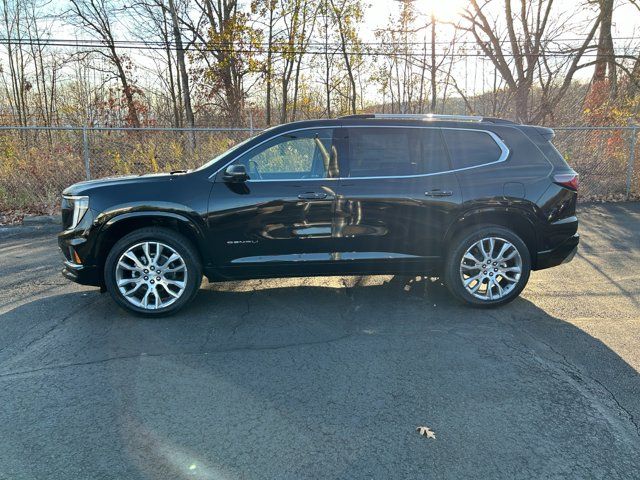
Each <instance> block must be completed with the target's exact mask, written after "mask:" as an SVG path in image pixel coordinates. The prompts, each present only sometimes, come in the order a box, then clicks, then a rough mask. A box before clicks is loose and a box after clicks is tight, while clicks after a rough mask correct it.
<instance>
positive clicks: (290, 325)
mask: <svg viewBox="0 0 640 480" xmlns="http://www.w3.org/2000/svg"><path fill="white" fill-rule="evenodd" d="M580 220H581V235H582V242H581V246H580V250H579V253H578V255H577V256H576V257H575V259H574V260H573V262H571V263H569V264H567V265H563V266H560V267H558V268H554V269H550V270H546V271H541V272H534V273H533V274H532V278H531V280H530V283H529V285H528V287H527V288H526V289H525V291H524V292H523V295H522V297H521V298H520V299H518V300H516V301H514V302H513V303H511V304H509V305H507V306H505V307H503V308H499V309H495V310H489V311H487V310H474V309H470V308H466V307H464V306H460V305H458V304H457V303H455V301H454V300H453V299H452V298H451V297H450V296H449V295H448V293H447V291H446V290H445V289H444V287H443V286H442V285H441V284H440V283H439V282H438V281H437V280H434V279H415V278H402V277H390V276H374V277H344V278H341V277H331V278H307V279H285V280H283V279H272V280H261V281H247V282H234V283H220V284H207V283H206V281H205V282H204V283H203V286H202V289H201V291H200V293H199V296H198V298H197V299H196V301H195V302H194V304H193V305H192V306H190V307H189V308H187V309H186V310H184V311H183V312H181V313H180V314H178V315H176V316H174V317H170V318H163V319H154V320H148V319H140V318H137V317H132V316H130V315H128V314H127V313H125V312H124V311H122V310H120V309H119V308H118V307H116V305H115V304H114V303H113V302H112V301H111V299H110V297H109V296H108V295H106V294H105V295H102V294H100V293H99V292H98V290H97V289H94V288H89V287H81V286H78V285H75V284H72V283H70V282H68V281H67V280H65V279H63V278H62V277H61V275H60V273H59V270H60V266H61V257H60V254H59V253H58V250H57V245H56V241H55V233H56V232H55V227H50V226H49V227H43V228H37V227H17V228H16V227H13V228H3V229H0V478H2V479H11V480H18V479H35V478H37V479H103V478H104V479H107V478H109V479H111V478H113V479H165V478H166V479H183V478H185V479H190V478H195V479H280V478H282V479H306V478H318V479H319V478H322V479H392V478H393V479H401V478H402V479H404V478H412V479H413V478H416V479H418V478H419V479H425V478H451V479H461V478H482V479H487V478H492V479H493V478H499V479H510V480H511V479H530V478H533V479H542V478H563V479H566V478H576V479H585V478H590V479H591V478H607V479H616V478H625V479H627V478H628V479H633V478H635V479H637V478H640V375H639V374H638V372H639V371H640V203H627V204H612V205H591V206H584V207H582V208H581V211H580ZM420 426H426V427H429V428H430V430H431V431H433V432H434V433H435V439H434V438H427V437H423V436H420V435H419V434H418V433H417V432H416V428H417V427H420Z"/></svg>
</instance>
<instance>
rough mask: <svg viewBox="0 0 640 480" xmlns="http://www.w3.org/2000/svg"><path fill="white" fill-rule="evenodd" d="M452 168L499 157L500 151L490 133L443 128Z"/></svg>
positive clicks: (470, 165) (480, 163) (473, 165)
mask: <svg viewBox="0 0 640 480" xmlns="http://www.w3.org/2000/svg"><path fill="white" fill-rule="evenodd" d="M442 133H443V135H444V138H445V140H446V142H447V146H448V147H449V154H450V156H451V162H452V163H453V167H454V168H466V167H475V166H477V165H482V164H485V163H491V162H495V161H497V160H499V159H500V155H501V154H502V151H501V150H500V147H498V144H497V143H496V142H495V140H493V138H492V137H491V135H489V134H488V133H486V132H474V131H471V130H455V129H453V130H451V129H443V130H442Z"/></svg>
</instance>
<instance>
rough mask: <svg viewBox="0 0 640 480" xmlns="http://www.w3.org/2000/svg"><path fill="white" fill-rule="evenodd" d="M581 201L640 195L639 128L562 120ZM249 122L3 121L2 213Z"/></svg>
mask: <svg viewBox="0 0 640 480" xmlns="http://www.w3.org/2000/svg"><path fill="white" fill-rule="evenodd" d="M555 131H556V139H555V140H554V143H555V145H556V146H557V148H558V150H559V151H560V152H561V153H562V154H563V155H564V156H565V158H566V159H567V161H568V163H569V165H571V166H572V167H573V168H574V169H575V170H576V171H577V172H578V173H579V174H580V196H579V198H580V200H581V201H624V200H635V199H640V166H636V165H634V163H635V159H636V158H637V157H639V156H640V140H639V139H638V135H640V127H638V126H633V127H559V128H556V129H555ZM257 132H258V131H257V130H256V131H254V130H253V129H248V128H196V129H171V128H141V129H134V128H106V127H96V128H82V127H0V212H2V211H21V212H30V213H52V212H55V211H56V209H57V208H58V206H59V199H60V193H61V192H62V190H63V189H64V188H65V187H67V186H68V185H71V184H73V183H75V182H79V181H82V180H86V179H91V178H101V177H107V176H116V175H130V174H133V175H136V174H143V173H154V172H165V171H171V170H182V169H189V168H194V167H197V166H199V165H202V164H203V163H205V162H207V161H208V160H210V159H211V158H213V157H215V156H216V155H218V154H220V153H222V152H224V151H225V150H227V149H228V148H230V147H231V146H233V145H235V144H236V143H238V142H239V141H242V140H244V139H246V138H247V137H249V136H252V135H253V134H255V133H257Z"/></svg>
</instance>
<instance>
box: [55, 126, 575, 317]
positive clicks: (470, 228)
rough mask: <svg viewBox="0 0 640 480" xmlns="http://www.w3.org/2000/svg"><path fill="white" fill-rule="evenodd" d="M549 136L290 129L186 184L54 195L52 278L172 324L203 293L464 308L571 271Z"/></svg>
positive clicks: (569, 211) (241, 148)
mask: <svg viewBox="0 0 640 480" xmlns="http://www.w3.org/2000/svg"><path fill="white" fill-rule="evenodd" d="M553 136H554V133H553V131H552V130H550V129H548V128H542V127H535V126H526V125H519V124H515V123H513V122H509V121H506V120H500V119H493V118H482V117H467V116H439V115H377V114H376V115H354V116H349V117H343V118H339V119H335V120H314V121H303V122H296V123H290V124H287V125H280V126H278V127H275V128H271V129H269V130H267V131H265V132H264V133H262V134H260V135H258V136H256V137H254V138H251V139H249V140H246V141H245V142H243V143H240V144H239V145H237V146H235V147H234V148H232V149H231V150H229V151H227V152H225V153H224V154H222V155H220V156H219V157H217V158H215V159H213V160H212V161H210V162H209V163H207V164H206V165H203V166H202V167H200V168H198V169H196V170H193V171H188V172H174V173H172V174H162V175H143V176H135V177H125V178H114V179H103V180H95V181H88V182H82V183H78V184H75V185H73V186H71V187H69V188H67V189H66V190H65V191H64V192H63V198H62V220H63V228H64V231H63V232H62V233H61V234H60V235H59V244H60V248H61V249H62V252H63V254H64V256H65V257H66V258H65V260H66V261H65V262H64V269H63V271H62V273H63V275H65V276H66V277H67V278H70V279H71V280H74V281H76V282H78V283H81V284H85V285H95V286H99V287H100V288H101V290H102V291H105V290H108V291H109V293H110V294H111V295H112V297H113V299H114V300H115V301H116V302H117V303H118V304H119V305H120V306H122V307H124V308H125V309H128V310H130V311H132V312H135V313H138V314H143V315H162V314H169V313H173V312H175V311H177V310H179V309H180V308H182V307H184V306H185V305H186V304H187V303H189V302H190V301H191V300H193V298H194V297H195V295H196V293H197V292H198V289H199V287H200V283H201V280H202V275H203V274H204V275H205V276H206V277H207V278H208V279H209V281H225V280H237V279H249V278H259V277H287V276H310V275H353V274H356V275H367V274H402V275H430V276H440V277H442V278H443V280H444V283H445V284H446V285H447V286H448V288H449V290H450V291H451V293H452V294H453V296H454V297H455V298H457V299H459V300H461V301H463V302H466V303H468V304H471V305H474V306H478V307H491V306H497V305H501V304H504V303H507V302H509V301H511V300H513V299H514V298H515V297H517V296H518V295H519V294H520V292H521V291H522V289H523V288H524V287H525V285H526V283H527V280H528V279H529V274H530V272H531V270H539V269H543V268H548V267H552V266H555V265H559V264H560V263H563V262H566V261H569V260H571V258H572V257H573V255H574V253H575V251H576V249H577V246H578V235H577V234H576V231H577V228H578V220H577V218H576V211H575V210H576V197H577V186H578V178H577V175H576V173H575V172H574V171H573V170H572V169H571V168H569V166H568V165H567V164H566V162H565V161H564V159H563V158H562V156H561V155H560V154H559V153H558V151H557V150H556V149H555V148H554V146H553V145H552V144H551V140H552V138H553Z"/></svg>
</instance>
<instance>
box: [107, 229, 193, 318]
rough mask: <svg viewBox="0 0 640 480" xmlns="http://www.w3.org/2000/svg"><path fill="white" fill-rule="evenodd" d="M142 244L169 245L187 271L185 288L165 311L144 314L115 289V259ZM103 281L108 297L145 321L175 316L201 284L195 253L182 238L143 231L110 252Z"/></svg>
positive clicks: (166, 232) (166, 231)
mask: <svg viewBox="0 0 640 480" xmlns="http://www.w3.org/2000/svg"><path fill="white" fill-rule="evenodd" d="M144 241H160V242H162V243H165V244H167V245H169V246H170V247H171V248H173V249H175V250H176V251H177V252H178V253H179V254H180V255H181V256H182V258H183V259H184V262H185V265H186V267H187V285H186V287H185V291H184V293H183V294H182V296H180V298H179V299H178V300H176V301H175V302H174V303H172V304H171V305H169V306H168V307H165V308H161V309H158V310H145V309H144V308H140V307H136V306H135V305H133V304H131V303H129V302H128V301H127V300H126V299H125V298H124V296H123V295H122V294H121V293H120V290H119V289H118V286H117V285H116V280H115V278H116V276H115V270H116V264H117V262H118V259H119V258H120V256H121V255H122V254H123V253H124V252H125V251H126V250H127V249H128V248H130V247H131V246H133V245H135V244H136V243H140V242H144ZM104 281H105V286H106V288H107V291H108V292H109V294H110V295H111V297H112V298H113V299H114V300H115V302H116V303H117V304H118V305H120V306H121V307H122V308H124V309H125V310H127V311H129V312H132V313H134V314H136V315H140V316H145V317H161V316H165V315H171V314H172V313H175V312H176V311H178V310H180V309H181V308H183V307H184V306H185V305H187V304H188V303H189V302H191V301H192V300H193V298H194V297H195V295H196V294H197V293H198V289H199V288H200V283H201V281H202V266H201V263H200V258H199V256H198V254H197V252H196V250H195V249H194V247H193V245H192V244H191V242H190V241H189V240H188V239H187V238H186V237H185V236H184V235H181V234H180V233H178V232H174V231H172V230H169V229H165V228H157V227H149V228H142V229H139V230H135V231H133V232H131V233H129V234H127V235H125V236H124V237H122V238H121V239H120V240H118V241H117V242H116V243H115V245H114V246H113V247H112V248H111V250H110V252H109V255H108V256H107V259H106V261H105V267H104Z"/></svg>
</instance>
